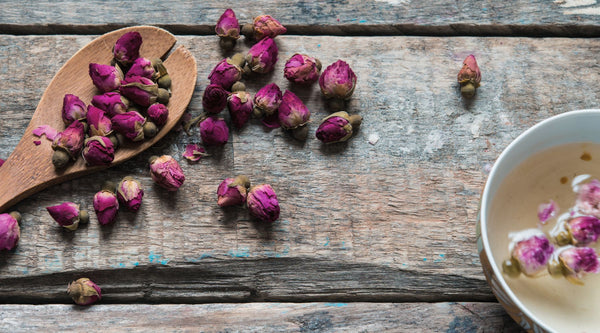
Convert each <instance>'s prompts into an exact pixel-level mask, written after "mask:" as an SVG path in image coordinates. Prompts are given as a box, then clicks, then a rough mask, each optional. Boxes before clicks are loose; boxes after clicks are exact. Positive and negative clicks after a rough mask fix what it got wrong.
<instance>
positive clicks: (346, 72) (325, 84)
mask: <svg viewBox="0 0 600 333" xmlns="http://www.w3.org/2000/svg"><path fill="white" fill-rule="evenodd" d="M319 86H320V87H321V92H322V93H323V95H324V96H325V97H326V98H333V99H335V100H345V99H348V98H350V96H352V93H353V92H354V88H355V87H356V74H354V71H352V68H350V66H349V65H348V64H347V63H346V62H345V61H342V60H338V61H336V62H334V63H333V64H331V65H329V66H328V67H327V68H325V70H324V71H323V74H321V77H320V78H319Z"/></svg>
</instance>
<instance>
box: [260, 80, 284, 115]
mask: <svg viewBox="0 0 600 333" xmlns="http://www.w3.org/2000/svg"><path fill="white" fill-rule="evenodd" d="M282 98H283V97H282V94H281V89H279V86H277V84H275V83H271V84H267V85H266V86H264V87H262V88H261V89H260V90H259V91H258V92H257V93H256V95H254V114H255V115H256V116H257V117H260V116H262V115H265V116H271V115H273V114H275V113H276V112H277V109H278V108H279V105H280V104H281V100H282Z"/></svg>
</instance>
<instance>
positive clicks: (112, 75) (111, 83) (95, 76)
mask: <svg viewBox="0 0 600 333" xmlns="http://www.w3.org/2000/svg"><path fill="white" fill-rule="evenodd" d="M90 77H91V78H92V82H93V83H94V85H95V86H96V88H98V90H100V91H102V92H108V91H113V90H116V89H118V88H119V87H120V86H121V81H122V80H123V72H121V70H120V69H119V68H118V67H114V66H110V65H103V64H95V63H91V64H90Z"/></svg>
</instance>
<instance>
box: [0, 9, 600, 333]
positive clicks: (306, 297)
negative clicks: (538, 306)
mask: <svg viewBox="0 0 600 333" xmlns="http://www.w3.org/2000/svg"><path fill="white" fill-rule="evenodd" d="M228 7H232V8H233V9H234V10H235V11H236V13H237V16H238V18H239V19H240V21H241V22H247V21H249V20H250V19H251V18H252V17H254V16H256V15H259V14H263V13H268V14H271V15H273V16H275V17H276V18H278V19H279V20H280V21H281V22H283V23H284V24H285V25H286V26H287V27H288V29H289V30H288V33H287V34H286V35H284V36H280V37H277V40H276V41H277V44H278V45H279V48H280V60H279V62H278V63H277V67H276V70H275V72H274V73H272V74H268V75H265V76H258V77H255V78H254V79H253V80H247V81H246V82H247V83H248V87H249V91H250V92H252V93H254V92H256V91H257V89H259V88H260V87H262V86H263V85H265V84H267V83H270V82H276V83H277V84H279V85H280V86H281V87H282V88H284V89H291V90H293V91H294V92H296V93H297V94H298V95H299V97H300V98H301V99H302V100H303V101H304V102H305V103H306V104H307V106H308V107H309V109H310V110H311V111H312V112H313V119H314V121H313V123H312V124H311V125H310V127H311V132H312V133H314V130H315V129H316V127H317V124H318V121H319V120H320V119H321V118H322V117H324V116H326V115H328V114H329V112H328V111H327V109H326V108H325V103H324V100H323V99H322V98H321V94H320V92H319V89H318V86H317V85H314V86H311V87H308V88H299V87H295V86H294V87H292V86H290V85H289V84H288V83H287V81H285V79H284V78H283V75H282V69H283V65H284V63H285V60H287V58H288V57H289V56H291V55H292V54H293V53H295V52H301V53H306V54H309V55H313V56H316V57H318V58H319V59H320V60H321V61H322V62H323V64H324V65H325V66H327V65H329V64H331V63H332V62H334V61H335V60H337V59H343V60H345V61H347V62H348V63H349V64H350V65H351V67H352V68H353V69H354V71H355V72H356V74H357V76H358V85H357V88H356V91H355V93H354V96H353V98H352V100H351V103H350V104H349V106H348V111H351V112H356V113H359V114H360V115H362V116H363V117H364V122H363V126H362V127H361V129H360V132H359V133H358V135H356V136H355V137H354V138H353V139H352V140H351V141H349V142H348V143H346V144H337V145H331V146H324V145H322V144H321V143H320V142H319V141H318V140H316V138H314V135H312V134H311V136H310V137H309V139H308V140H307V141H306V142H305V143H303V144H302V143H299V142H297V141H295V140H293V139H291V138H290V137H289V136H288V135H286V134H285V133H283V132H282V131H281V130H279V129H278V130H272V131H268V130H265V129H264V128H263V127H262V126H261V125H260V124H259V122H258V121H253V122H251V123H250V124H248V125H247V126H246V127H245V128H243V129H242V130H241V131H236V130H233V131H232V137H231V138H230V141H229V143H228V144H227V145H225V146H224V147H223V148H222V149H215V150H212V151H211V152H212V154H213V155H212V156H211V157H209V158H206V159H203V160H202V161H201V162H200V163H198V164H188V163H186V162H185V160H184V159H183V158H182V156H181V155H182V153H183V150H184V147H185V145H186V144H188V143H195V142H198V141H200V139H199V135H198V132H197V130H194V131H193V132H192V135H186V134H185V133H184V132H172V133H170V134H169V135H168V136H167V137H166V138H165V139H163V140H162V141H161V142H159V144H158V145H156V146H155V147H153V148H151V149H150V150H149V151H147V152H145V153H143V154H141V155H140V156H138V157H136V158H134V159H132V160H130V161H128V162H126V163H125V164H122V165H119V166H116V167H113V168H111V169H108V170H106V171H102V172H99V173H97V174H94V175H92V176H86V177H84V178H79V179H76V180H73V181H69V182H66V183H63V184H61V185H57V186H54V187H51V188H48V189H46V190H44V191H42V192H40V193H38V194H36V195H34V196H32V197H30V198H29V199H26V200H24V201H22V202H20V203H19V204H17V205H16V206H15V207H14V208H15V209H17V210H18V211H20V212H21V214H22V216H23V221H22V226H21V228H22V238H21V241H20V244H19V246H18V248H17V249H16V251H14V252H4V253H1V254H0V303H2V305H0V331H2V332H17V331H30V330H39V331H49V330H51V331H87V330H89V329H90V328H92V330H102V331H124V330H127V331H171V330H175V331H190V332H192V331H200V330H201V331H257V332H258V331H270V330H290V331H382V330H389V331H410V332H439V331H445V332H501V331H504V332H515V331H520V328H519V326H518V325H517V324H516V323H515V322H513V321H512V319H511V318H510V317H509V316H508V315H507V314H506V313H505V311H504V310H503V309H502V308H501V306H500V305H499V304H498V303H496V300H495V298H494V296H493V294H492V293H491V290H490V288H489V287H488V285H487V284H486V282H485V279H484V276H483V273H482V270H481V266H480V263H479V258H478V254H477V249H476V244H475V220H476V214H477V205H478V199H479V196H480V193H481V191H482V188H483V185H484V182H485V179H486V176H487V173H486V172H487V171H488V170H489V167H490V165H491V164H492V163H493V162H494V160H495V158H496V157H497V156H498V155H499V153H500V152H501V151H502V149H503V148H504V147H506V146H507V145H508V143H509V142H510V141H511V140H512V139H514V138H515V137H516V136H517V135H519V134H520V133H521V132H522V131H524V130H525V129H526V128H528V127H529V126H531V125H533V124H534V123H536V122H538V121H540V120H542V119H544V118H547V117H549V116H552V115H555V114H559V113H562V112H566V111H570V110H575V109H583V108H591V107H597V105H598V102H597V100H598V95H599V94H600V88H599V87H598V84H597V83H598V82H599V81H600V77H599V75H598V68H599V61H598V56H597V54H598V52H599V51H600V40H598V39H597V38H589V37H598V36H600V20H599V19H598V16H597V15H600V4H596V1H594V0H591V1H579V0H563V1H550V0H545V1H540V0H537V1H536V0H533V1H510V2H501V1H500V2H498V1H489V0H485V1H474V0H470V1H462V2H448V1H426V2H421V1H411V0H387V1H384V0H363V1H343V2H339V1H332V0H328V1H316V2H306V1H291V2H284V1H257V2H254V3H253V2H244V3H242V2H234V1H220V2H214V3H213V4H208V3H204V2H186V1H162V2H161V1H128V2H125V1H92V0H88V1H82V2H77V1H52V2H46V1H44V2H36V1H21V2H16V3H15V2H9V1H4V0H3V1H0V13H2V14H1V15H0V33H1V34H0V63H1V65H0V82H2V85H1V87H2V88H1V89H0V92H1V93H0V96H1V98H0V158H7V157H8V155H10V153H11V151H12V149H13V148H14V147H15V146H16V144H17V142H18V141H19V139H20V137H21V135H22V133H23V131H24V129H25V127H26V126H27V124H28V121H29V118H30V117H31V115H32V114H33V111H34V110H35V108H36V106H37V103H38V100H39V98H40V96H41V95H42V93H43V91H44V89H45V88H46V86H47V84H48V83H49V82H50V80H51V79H52V77H53V75H54V74H55V73H56V72H57V71H58V69H59V68H60V67H61V66H62V64H64V62H65V61H66V60H67V59H69V58H70V57H71V56H72V55H73V54H74V53H75V52H76V51H77V50H78V49H79V48H81V47H82V46H84V45H85V44H86V43H88V42H89V41H90V40H92V39H93V38H95V37H97V36H98V35H99V34H102V33H104V32H107V31H110V30H113V29H115V28H119V27H123V26H129V25H136V24H149V25H157V26H160V27H163V28H165V29H167V30H169V31H171V32H173V33H174V34H176V35H177V38H178V43H179V44H183V45H186V46H187V47H188V48H189V49H190V50H191V52H192V53H193V54H194V56H195V57H196V59H197V61H198V84H197V86H196V93H195V95H194V97H193V99H192V101H191V103H190V105H189V112H190V113H191V114H192V115H194V116H195V115H198V114H199V113H200V112H201V111H202V105H201V98H202V93H203V91H204V89H205V87H206V86H207V84H208V80H207V76H208V73H209V72H210V70H211V69H212V67H213V66H214V65H215V64H216V63H217V62H218V61H219V60H220V59H222V58H223V57H224V56H228V55H231V53H223V52H222V51H221V50H220V49H219V47H218V38H217V37H216V36H215V35H214V32H213V26H214V24H215V22H216V20H217V18H218V17H219V15H220V14H221V13H222V12H223V11H224V9H225V8H228ZM248 47H249V44H247V43H244V42H238V44H237V47H236V49H235V51H245V50H247V49H248ZM470 53H473V54H475V55H476V57H477V59H478V61H479V65H480V67H481V69H482V72H483V85H482V87H481V88H480V89H479V90H478V92H477V95H476V97H475V98H474V99H473V100H472V101H465V100H463V99H462V98H461V96H460V94H459V89H458V85H457V83H456V74H457V72H458V70H459V69H460V67H461V64H462V60H463V59H464V58H465V56H466V55H468V54H470ZM59 108H60V106H57V112H58V110H59ZM57 114H58V113H57ZM225 117H226V118H227V117H228V115H227V113H226V112H225ZM376 138H379V139H378V140H376ZM369 139H371V140H370V141H371V142H369ZM375 141H376V142H375ZM155 154H171V155H173V156H174V157H176V158H177V159H178V160H179V161H180V162H181V164H182V166H183V169H184V172H185V175H186V177H187V179H186V181H185V184H184V186H183V187H182V188H181V189H180V190H179V191H178V192H177V193H176V194H170V193H166V192H165V191H163V190H161V189H160V188H158V187H157V186H155V185H153V182H152V180H151V178H150V176H149V174H148V166H147V162H146V161H147V159H148V157H149V156H151V155H155ZM242 173H244V174H247V175H248V176H250V177H251V179H252V180H253V181H254V182H255V183H262V182H267V183H270V184H271V185H272V186H273V187H274V188H275V190H276V192H277V195H278V197H279V199H280V203H281V218H280V219H279V220H278V221H277V222H276V223H275V224H274V225H273V227H272V228H264V227H263V226H261V225H260V224H257V223H255V222H254V221H253V220H252V219H251V218H250V217H249V216H248V214H247V213H246V212H245V211H244V210H243V209H234V210H222V209H220V208H219V207H218V206H217V205H216V194H215V192H216V188H217V185H218V184H219V183H220V181H221V180H222V179H223V178H226V177H230V176H232V175H236V174H242ZM130 174H131V175H134V176H135V177H136V178H138V179H140V180H141V181H142V183H143V186H144V189H145V192H146V195H145V197H144V203H143V205H142V208H141V210H140V212H139V213H138V214H131V213H127V212H125V211H121V212H120V215H119V217H118V220H117V222H116V223H115V224H114V225H113V226H108V227H101V226H99V224H98V223H97V220H96V218H95V216H94V214H92V218H91V222H90V224H89V225H87V226H83V227H82V228H80V229H79V230H77V231H76V232H67V231H64V230H62V229H61V228H60V227H58V226H57V225H56V223H55V222H54V221H53V220H52V219H51V218H50V216H49V215H48V214H47V212H46V211H45V207H46V206H50V205H54V204H58V203H60V202H64V201H75V202H79V203H81V204H82V205H83V206H84V207H87V208H88V209H90V210H92V198H93V195H94V194H95V193H96V192H97V191H98V190H99V189H100V187H101V185H102V182H103V181H104V180H106V179H110V180H113V181H118V180H120V179H121V178H122V177H124V176H126V175H130ZM1 181H2V180H0V182H1ZM82 276H86V277H89V278H91V279H92V280H94V281H96V282H97V283H98V284H99V285H100V286H101V287H102V290H103V294H104V297H103V299H102V301H101V302H100V303H99V304H97V305H94V306H91V307H88V308H81V307H78V306H75V305H72V302H71V300H70V299H69V297H68V296H67V295H66V293H65V290H66V286H67V283H68V282H69V281H71V280H73V279H76V278H79V277H82Z"/></svg>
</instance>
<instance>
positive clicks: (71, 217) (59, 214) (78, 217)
mask: <svg viewBox="0 0 600 333" xmlns="http://www.w3.org/2000/svg"><path fill="white" fill-rule="evenodd" d="M46 210H47V211H48V213H50V216H52V218H53V219H54V221H56V222H57V223H58V224H59V225H60V226H61V227H64V228H66V229H69V230H76V229H77V227H78V226H79V223H87V222H88V221H89V214H88V212H87V211H86V210H79V205H78V204H75V203H73V202H64V203H62V204H60V205H56V206H50V207H46Z"/></svg>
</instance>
